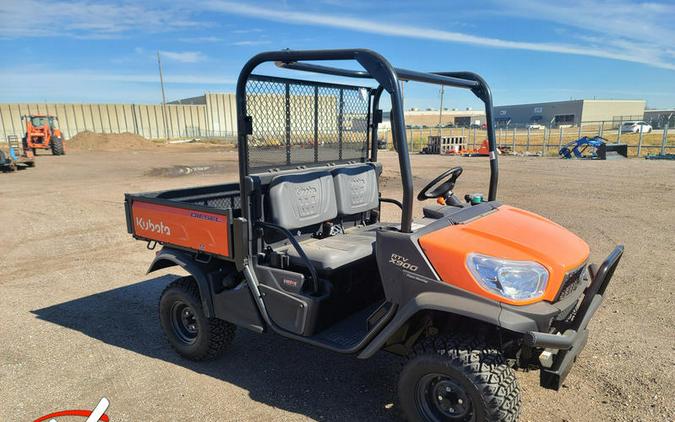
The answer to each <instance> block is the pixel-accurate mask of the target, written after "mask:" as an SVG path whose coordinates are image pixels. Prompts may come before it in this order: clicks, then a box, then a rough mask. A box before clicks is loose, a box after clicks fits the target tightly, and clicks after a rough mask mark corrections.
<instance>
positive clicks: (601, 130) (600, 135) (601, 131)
mask: <svg viewBox="0 0 675 422" xmlns="http://www.w3.org/2000/svg"><path fill="white" fill-rule="evenodd" d="M604 131H605V121H604V120H603V121H601V122H600V131H599V133H598V136H599V137H601V138H602V134H603V132H604Z"/></svg>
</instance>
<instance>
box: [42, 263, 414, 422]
mask: <svg viewBox="0 0 675 422" xmlns="http://www.w3.org/2000/svg"><path fill="white" fill-rule="evenodd" d="M175 278H176V276H172V275H164V276H161V277H157V278H153V279H150V280H146V281H141V282H138V283H135V284H131V285H128V286H124V287H120V288H117V289H113V290H108V291H105V292H101V293H97V294H94V295H91V296H85V297H82V298H79V299H75V300H71V301H68V302H64V303H60V304H57V305H53V306H49V307H46V308H42V309H38V310H34V311H32V313H33V314H35V315H36V316H37V317H38V318H40V319H42V320H44V321H49V322H51V323H54V324H58V325H61V326H63V327H67V328H70V329H73V330H76V331H79V332H81V333H83V334H85V335H87V336H89V337H92V338H95V339H97V340H100V341H102V342H104V343H107V344H110V345H113V346H117V347H121V348H124V349H127V350H130V351H133V352H136V353H140V354H142V355H145V356H149V357H152V358H156V359H161V360H164V361H167V362H171V363H174V364H176V365H180V366H183V367H185V368H188V369H190V370H193V371H196V372H199V373H202V374H205V375H209V376H211V377H214V378H217V379H220V380H222V381H225V382H228V383H231V384H234V385H236V386H238V387H240V388H244V389H246V390H248V391H249V396H250V398H251V399H252V400H255V401H258V402H261V403H265V404H267V405H269V406H273V407H277V408H280V409H285V410H288V411H290V412H294V413H299V414H303V415H306V416H307V417H310V418H312V419H316V420H353V421H356V420H367V421H375V420H399V419H400V418H401V417H400V412H399V411H398V410H397V409H396V406H392V403H395V400H396V382H397V377H398V371H399V368H400V362H401V361H400V359H398V358H397V357H395V356H391V355H387V354H385V353H380V354H378V355H376V356H375V357H373V358H371V359H368V360H360V359H357V358H355V357H354V356H344V355H340V354H337V353H333V352H329V351H327V350H322V349H319V348H315V347H311V346H308V345H305V344H302V343H299V342H296V341H292V340H288V339H285V338H283V337H281V336H278V335H274V334H264V335H258V334H256V333H253V332H250V331H248V330H246V329H243V328H240V329H238V330H237V337H236V339H235V341H234V344H233V345H232V348H231V349H230V350H229V351H228V352H226V353H225V355H224V356H223V357H222V358H221V359H219V360H216V361H212V362H192V361H189V360H186V359H183V358H181V357H180V356H178V355H177V354H176V353H175V352H174V351H173V350H172V349H171V348H170V347H169V344H168V343H167V342H166V340H165V339H164V337H163V334H162V332H161V329H160V327H159V322H158V319H157V313H158V309H157V307H158V302H159V296H160V293H161V291H162V290H163V289H164V287H165V286H166V285H167V284H168V283H169V282H171V281H172V280H173V279H175ZM120 310H124V311H123V312H120ZM129 333H135V334H132V335H130V334H129ZM261 366H262V367H261Z"/></svg>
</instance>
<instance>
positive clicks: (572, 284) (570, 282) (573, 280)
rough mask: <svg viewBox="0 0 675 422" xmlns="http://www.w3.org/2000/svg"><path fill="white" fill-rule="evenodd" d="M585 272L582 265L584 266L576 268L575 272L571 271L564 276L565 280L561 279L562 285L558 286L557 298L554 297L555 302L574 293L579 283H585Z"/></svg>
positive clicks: (584, 266) (584, 267)
mask: <svg viewBox="0 0 675 422" xmlns="http://www.w3.org/2000/svg"><path fill="white" fill-rule="evenodd" d="M585 270H586V264H585V263H584V265H582V266H581V267H579V268H577V269H576V270H572V271H570V272H568V273H567V274H565V278H564V279H563V282H562V285H561V286H560V290H559V291H558V296H557V297H556V302H557V301H559V300H562V299H564V298H565V297H567V296H568V295H569V294H570V293H572V292H573V291H575V290H576V289H577V287H578V286H579V283H582V282H584V281H586V271H585Z"/></svg>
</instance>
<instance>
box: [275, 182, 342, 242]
mask: <svg viewBox="0 0 675 422" xmlns="http://www.w3.org/2000/svg"><path fill="white" fill-rule="evenodd" d="M269 201H270V202H269V204H270V214H271V219H272V222H273V223H274V224H277V225H279V226H281V227H283V228H285V229H287V230H293V229H299V228H302V227H308V226H312V225H315V224H319V223H323V222H324V221H329V220H332V219H334V218H335V217H337V205H336V202H335V188H334V186H333V178H332V177H331V174H330V173H328V172H325V171H318V172H310V173H300V174H287V175H280V176H276V177H274V178H273V179H272V181H271V182H270V187H269Z"/></svg>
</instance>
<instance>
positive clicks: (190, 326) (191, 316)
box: [171, 301, 199, 344]
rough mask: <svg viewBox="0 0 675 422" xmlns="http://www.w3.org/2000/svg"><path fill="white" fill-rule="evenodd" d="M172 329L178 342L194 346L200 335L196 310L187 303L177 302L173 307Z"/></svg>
mask: <svg viewBox="0 0 675 422" xmlns="http://www.w3.org/2000/svg"><path fill="white" fill-rule="evenodd" d="M171 327H172V328H173V332H174V334H176V337H177V338H178V340H180V341H181V342H183V343H185V344H193V343H194V342H195V341H196V340H197V335H198V334H199V323H198V322H197V314H196V313H195V310H194V309H192V307H191V306H190V305H188V304H187V303H185V302H181V301H178V302H175V303H174V304H173V305H172V306H171Z"/></svg>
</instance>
